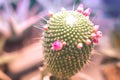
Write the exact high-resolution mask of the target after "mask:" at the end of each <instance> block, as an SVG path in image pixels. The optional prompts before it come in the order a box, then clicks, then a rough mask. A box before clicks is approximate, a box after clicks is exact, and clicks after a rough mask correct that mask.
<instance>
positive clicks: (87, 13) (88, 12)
mask: <svg viewBox="0 0 120 80" xmlns="http://www.w3.org/2000/svg"><path fill="white" fill-rule="evenodd" d="M90 12H91V9H90V8H87V9H86V10H85V11H84V13H83V15H85V16H89V15H90Z"/></svg>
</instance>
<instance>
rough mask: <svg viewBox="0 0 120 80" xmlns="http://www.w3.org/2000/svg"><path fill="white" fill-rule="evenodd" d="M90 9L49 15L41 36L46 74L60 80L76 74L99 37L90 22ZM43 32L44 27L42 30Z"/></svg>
mask: <svg viewBox="0 0 120 80" xmlns="http://www.w3.org/2000/svg"><path fill="white" fill-rule="evenodd" d="M89 15H90V9H89V8H88V9H86V10H85V11H83V7H82V6H81V5H80V6H79V7H78V9H77V10H76V11H67V10H62V11H61V12H58V13H55V14H52V15H51V16H50V20H49V21H48V23H47V25H46V26H47V29H45V32H44V38H43V46H44V57H45V62H46V66H47V70H48V71H49V72H51V73H52V74H53V75H54V76H56V77H58V78H59V79H61V80H64V78H65V79H66V80H67V79H68V78H69V77H71V76H73V75H74V74H76V73H77V72H79V71H80V69H81V68H83V66H84V65H85V64H86V63H87V61H88V60H89V57H90V55H91V51H92V49H93V45H94V43H97V42H98V38H99V37H101V35H102V33H101V32H100V31H99V33H100V34H98V27H99V26H98V25H94V24H93V23H92V22H91V21H90V19H89ZM45 28H46V27H45Z"/></svg>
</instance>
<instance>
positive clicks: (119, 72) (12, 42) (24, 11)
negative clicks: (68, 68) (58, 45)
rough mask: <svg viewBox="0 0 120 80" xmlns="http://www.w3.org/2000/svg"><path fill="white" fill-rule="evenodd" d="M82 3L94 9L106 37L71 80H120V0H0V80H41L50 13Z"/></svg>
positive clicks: (92, 19)
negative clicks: (45, 35)
mask: <svg viewBox="0 0 120 80" xmlns="http://www.w3.org/2000/svg"><path fill="white" fill-rule="evenodd" d="M81 3H82V4H84V6H85V8H87V7H89V8H91V9H92V13H91V16H90V19H91V21H93V22H94V23H95V24H98V25H100V30H101V31H102V32H103V37H102V38H101V40H100V42H99V44H97V45H95V49H94V50H93V52H92V55H91V59H90V62H89V63H88V64H87V65H85V67H84V68H83V69H82V70H81V71H80V72H79V73H78V74H76V75H75V76H73V77H72V79H73V80H120V9H119V8H120V0H0V80H41V73H42V71H41V68H42V67H43V66H44V65H43V60H44V58H43V54H42V45H41V37H42V32H43V30H42V29H41V28H42V26H44V25H45V24H46V20H49V15H48V11H52V12H54V13H57V12H58V11H60V10H61V8H62V7H64V8H66V9H67V10H72V9H73V8H74V9H77V7H78V5H79V4H81ZM45 80H49V75H47V76H46V78H45Z"/></svg>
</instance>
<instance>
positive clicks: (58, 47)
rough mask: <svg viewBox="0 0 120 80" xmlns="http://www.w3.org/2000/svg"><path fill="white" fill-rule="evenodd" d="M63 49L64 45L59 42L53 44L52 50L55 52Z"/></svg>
mask: <svg viewBox="0 0 120 80" xmlns="http://www.w3.org/2000/svg"><path fill="white" fill-rule="evenodd" d="M62 48H63V43H62V42H61V41H59V40H57V41H55V42H54V43H53V44H52V48H51V49H53V50H56V51H58V50H61V49H62Z"/></svg>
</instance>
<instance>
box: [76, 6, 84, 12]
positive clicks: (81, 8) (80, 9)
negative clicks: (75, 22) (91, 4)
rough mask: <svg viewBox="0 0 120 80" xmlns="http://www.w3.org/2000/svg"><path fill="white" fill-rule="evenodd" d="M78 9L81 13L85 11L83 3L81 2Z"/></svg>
mask: <svg viewBox="0 0 120 80" xmlns="http://www.w3.org/2000/svg"><path fill="white" fill-rule="evenodd" d="M76 11H77V12H79V13H83V4H80V5H79V6H78V8H77V10H76Z"/></svg>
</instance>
